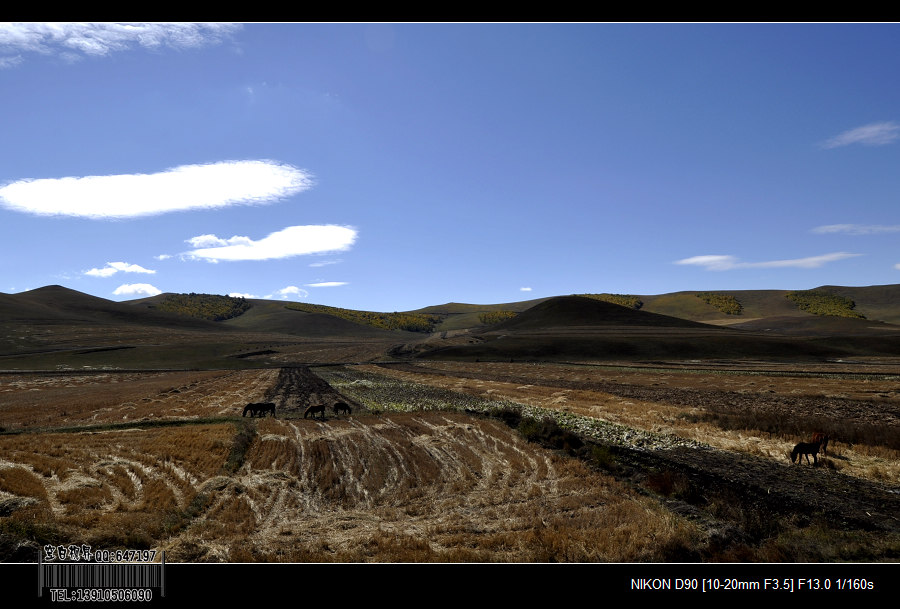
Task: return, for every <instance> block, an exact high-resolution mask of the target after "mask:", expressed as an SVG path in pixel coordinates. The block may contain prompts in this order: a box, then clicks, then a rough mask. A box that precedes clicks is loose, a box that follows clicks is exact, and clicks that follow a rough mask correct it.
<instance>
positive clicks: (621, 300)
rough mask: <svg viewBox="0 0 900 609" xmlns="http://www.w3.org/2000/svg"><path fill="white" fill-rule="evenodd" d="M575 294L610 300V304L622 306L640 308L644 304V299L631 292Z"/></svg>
mask: <svg viewBox="0 0 900 609" xmlns="http://www.w3.org/2000/svg"><path fill="white" fill-rule="evenodd" d="M575 296H584V297H585V298H593V299H594V300H602V301H603V302H611V303H612V304H617V305H620V306H623V307H628V308H629V309H635V310H637V309H640V308H641V307H642V306H644V301H642V300H641V299H640V298H638V297H637V296H632V295H631V294H606V293H603V294H575Z"/></svg>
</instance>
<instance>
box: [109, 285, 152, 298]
mask: <svg viewBox="0 0 900 609" xmlns="http://www.w3.org/2000/svg"><path fill="white" fill-rule="evenodd" d="M113 294H115V295H116V296H156V295H157V294H162V290H160V289H159V288H157V287H155V286H152V285H150V284H149V283H125V284H122V285H120V286H119V287H117V288H116V289H115V290H114V291H113Z"/></svg>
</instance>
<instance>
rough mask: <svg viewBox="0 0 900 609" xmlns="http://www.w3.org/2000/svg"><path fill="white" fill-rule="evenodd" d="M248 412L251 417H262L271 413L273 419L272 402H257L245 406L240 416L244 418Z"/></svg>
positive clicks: (273, 406) (273, 409) (273, 407)
mask: <svg viewBox="0 0 900 609" xmlns="http://www.w3.org/2000/svg"><path fill="white" fill-rule="evenodd" d="M248 412H249V413H250V416H251V417H256V416H259V417H264V416H266V415H267V414H269V413H271V414H272V416H273V417H274V416H275V404H273V403H272V402H257V403H255V404H247V405H246V406H244V412H243V414H242V415H241V416H242V417H246V416H247V413H248Z"/></svg>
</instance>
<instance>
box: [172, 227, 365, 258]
mask: <svg viewBox="0 0 900 609" xmlns="http://www.w3.org/2000/svg"><path fill="white" fill-rule="evenodd" d="M356 234H357V233H356V230H354V229H353V228H350V227H348V226H333V225H320V226H289V227H287V228H285V229H282V230H280V231H276V232H274V233H271V234H270V235H269V236H267V237H264V238H262V239H260V240H259V241H254V240H252V239H250V238H249V237H239V236H234V237H231V238H230V239H220V238H218V237H216V236H215V235H200V236H199V237H193V238H192V239H188V243H191V244H192V245H196V244H203V245H207V246H210V247H201V248H199V249H195V250H192V251H190V252H187V255H188V256H190V257H195V258H206V259H209V260H271V259H274V258H289V257H291V256H302V255H305V254H317V253H321V252H331V251H339V250H346V249H349V248H350V246H352V245H353V243H354V242H355V241H356Z"/></svg>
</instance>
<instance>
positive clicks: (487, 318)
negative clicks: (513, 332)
mask: <svg viewBox="0 0 900 609" xmlns="http://www.w3.org/2000/svg"><path fill="white" fill-rule="evenodd" d="M516 315H518V313H516V312H515V311H485V312H484V313H479V314H478V321H480V322H481V323H483V324H484V325H486V326H493V325H494V324H499V323H500V322H501V321H506V320H507V319H512V318H513V317H515V316H516Z"/></svg>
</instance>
